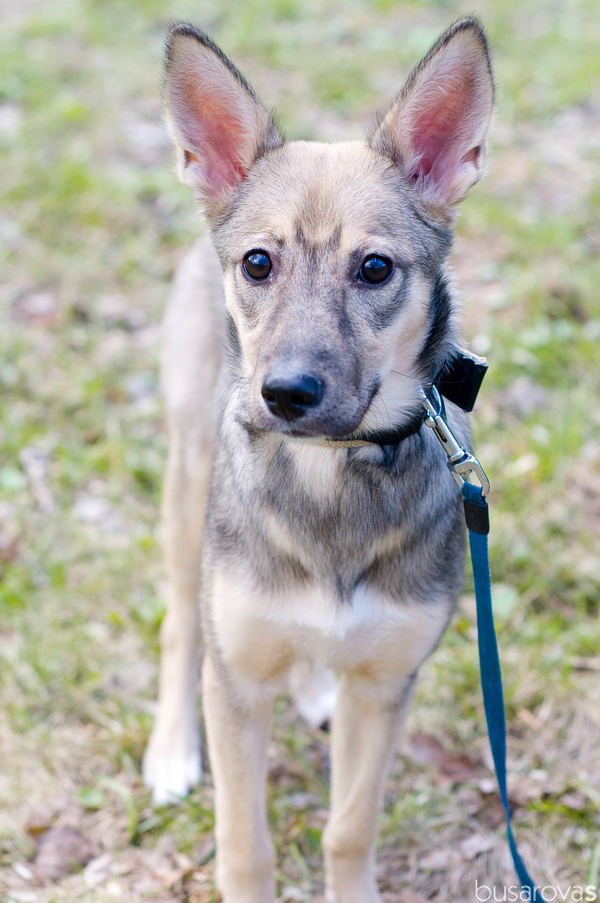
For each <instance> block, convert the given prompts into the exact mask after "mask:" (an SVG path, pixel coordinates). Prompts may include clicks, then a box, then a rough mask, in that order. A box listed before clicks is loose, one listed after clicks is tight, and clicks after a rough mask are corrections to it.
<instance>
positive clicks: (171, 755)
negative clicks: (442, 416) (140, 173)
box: [144, 18, 493, 903]
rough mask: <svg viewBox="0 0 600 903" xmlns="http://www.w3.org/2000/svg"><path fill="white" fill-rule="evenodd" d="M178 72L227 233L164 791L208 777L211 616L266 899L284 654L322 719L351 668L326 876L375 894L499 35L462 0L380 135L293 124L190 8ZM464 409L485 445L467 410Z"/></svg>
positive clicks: (230, 811) (193, 446) (196, 313)
mask: <svg viewBox="0 0 600 903" xmlns="http://www.w3.org/2000/svg"><path fill="white" fill-rule="evenodd" d="M164 93H165V105H166V111H167V118H168V123H169V127H170V130H171V134H172V136H173V138H174V142H175V145H176V148H177V159H178V171H179V176H180V179H181V181H182V182H183V183H184V184H185V185H187V186H188V188H189V189H190V190H191V192H192V194H193V196H194V198H195V199H196V200H197V201H198V202H199V203H200V205H201V206H202V208H203V211H204V214H205V217H206V220H207V221H208V225H209V229H210V235H209V236H208V237H205V238H202V239H201V240H200V241H199V242H198V243H197V244H196V246H195V247H194V248H193V250H192V251H191V253H190V254H189V255H188V256H187V257H186V258H185V259H184V262H183V264H182V266H181V267H180V269H179V271H178V274H177V276H176V280H175V284H174V289H173V292H172V296H171V298H170V302H169V306H168V310H167V314H166V320H165V340H164V342H165V344H164V361H163V364H164V368H163V382H164V391H165V396H166V404H167V417H168V430H169V437H170V451H169V459H168V465H167V474H166V483H165V489H164V501H163V514H164V524H165V545H166V563H167V571H168V580H169V602H168V611H167V614H166V617H165V620H164V622H163V625H162V634H161V644H162V659H161V666H160V692H159V708H158V716H157V720H156V724H155V727H154V730H153V733H152V736H151V739H150V743H149V746H148V749H147V752H146V755H145V759H144V777H145V781H146V783H147V784H148V785H149V786H151V787H152V788H153V793H154V801H155V802H156V803H164V802H166V801H168V800H170V799H171V800H172V799H174V798H177V797H179V796H182V795H184V794H185V793H187V792H188V790H189V789H190V788H191V787H193V786H194V785H195V784H197V783H198V781H199V780H200V778H201V773H200V745H199V733H198V724H197V715H196V699H195V691H196V684H197V670H198V667H199V659H200V648H201V644H200V633H201V631H200V623H201V625H202V637H203V642H204V647H205V654H204V661H203V666H202V684H203V707H204V716H205V720H206V731H207V738H208V748H209V753H210V761H211V769H212V774H213V778H214V784H215V810H216V843H217V882H218V886H219V889H220V891H221V893H222V896H223V899H224V901H225V903H273V901H274V900H275V878H274V855H273V848H272V844H271V841H270V838H269V834H268V829H267V818H266V811H265V779H266V750H267V744H268V741H269V730H270V718H271V708H272V702H273V699H274V697H275V695H276V694H277V693H278V692H279V691H280V689H281V687H282V683H283V681H284V679H285V678H286V676H287V675H289V674H292V675H293V677H292V683H293V685H294V687H295V689H296V691H297V692H296V695H297V697H298V699H299V704H300V708H301V709H303V710H304V711H305V714H307V716H308V718H309V720H312V721H313V723H319V722H320V721H322V720H326V719H328V718H329V717H330V715H331V714H332V708H333V703H334V702H335V696H336V691H337V703H336V704H335V713H334V714H333V719H332V725H331V755H332V783H331V809H330V816H329V821H328V824H327V826H326V829H325V831H324V835H323V847H324V858H325V868H326V895H327V900H328V901H330V903H376V901H380V900H381V897H380V895H379V893H378V890H377V882H376V877H375V843H376V835H377V818H378V812H379V809H380V805H381V801H382V796H383V788H384V781H385V778H386V774H387V770H388V767H389V765H390V761H391V757H392V754H393V750H394V746H395V744H396V741H397V739H398V736H399V734H400V731H401V728H402V725H403V723H404V721H405V718H406V715H407V711H408V708H409V705H410V701H411V698H412V695H413V690H414V686H415V680H416V676H417V673H418V670H419V667H420V666H421V664H422V663H423V661H424V660H425V659H426V658H427V657H428V655H430V653H431V652H432V651H433V650H434V649H435V647H436V646H437V644H438V643H439V641H440V639H441V637H442V634H443V633H444V630H445V628H446V626H447V624H448V622H449V619H450V618H451V616H452V613H453V610H454V607H455V604H456V601H457V598H458V594H459V591H460V588H461V583H462V579H463V568H464V557H465V526H464V516H463V512H462V506H461V497H460V492H459V491H458V488H457V486H456V483H455V482H454V480H453V478H452V474H451V473H450V472H449V470H448V468H447V466H446V459H445V457H444V455H443V454H442V453H441V449H440V448H439V445H438V443H437V440H436V437H435V435H434V433H433V431H432V430H427V429H424V428H423V417H424V415H423V407H422V401H421V396H420V387H422V386H425V387H430V386H432V385H434V384H435V383H436V380H438V379H439V378H440V375H442V374H443V373H444V372H445V371H447V369H448V367H449V366H450V365H451V362H452V360H454V359H455V357H456V355H457V354H458V353H459V350H460V345H459V338H458V330H457V326H456V311H455V302H454V301H453V293H452V289H451V284H450V279H449V276H448V273H447V271H446V266H445V261H446V258H447V256H448V253H449V250H450V247H451V240H452V226H453V222H454V219H455V211H456V206H457V204H458V203H459V202H460V201H461V200H462V199H463V198H464V197H465V196H466V194H467V192H468V191H469V189H470V188H471V187H472V186H473V185H474V184H475V183H476V182H477V181H478V180H479V179H480V178H481V176H482V175H483V173H484V168H485V156H486V140H487V136H488V132H489V128H490V121H491V117H492V107H493V79H492V74H491V68H490V60H489V55H488V50H487V44H486V39H485V35H484V32H483V30H482V27H481V25H480V24H479V23H478V21H476V20H474V19H472V18H465V19H461V20H459V21H457V22H455V23H454V24H453V25H452V26H451V27H450V28H449V29H448V30H447V31H446V32H445V33H444V34H443V35H442V37H441V38H440V39H439V41H438V42H437V43H436V44H435V45H434V46H433V48H432V49H431V50H430V52H429V53H428V54H427V56H426V57H425V58H424V59H423V60H422V62H421V63H420V64H419V65H418V66H417V67H416V68H415V69H414V71H413V72H412V74H411V76H410V77H409V79H408V81H407V82H406V84H405V86H404V88H403V89H402V91H401V92H400V93H399V95H398V96H397V98H396V99H395V100H394V101H393V103H392V104H391V106H390V107H389V108H388V109H387V110H386V111H385V112H384V113H383V114H382V115H381V116H380V117H379V120H378V122H377V125H376V126H375V127H374V129H373V131H372V134H371V135H370V137H369V139H368V140H367V141H366V143H361V142H347V143H340V144H333V145H326V144H321V143H317V142H305V141H293V142H289V143H286V142H285V141H284V139H283V138H282V136H281V134H280V132H279V130H278V128H277V126H276V124H275V122H274V120H273V118H272V117H271V116H270V115H269V113H268V112H267V111H266V109H265V108H264V107H263V106H262V104H261V103H260V102H259V100H258V98H257V96H256V94H255V93H254V91H253V90H252V88H251V87H250V86H249V84H248V83H247V82H246V81H245V79H244V78H243V76H242V75H241V74H240V73H239V72H238V70H237V69H236V68H235V66H234V65H233V64H232V63H231V62H230V61H229V60H228V59H227V58H226V57H225V56H224V54H223V53H222V52H221V51H220V50H219V49H218V48H217V47H216V46H215V44H214V43H213V42H212V41H211V40H210V39H209V38H208V37H207V36H206V35H205V34H203V33H201V32H200V31H197V30H196V29H195V28H193V27H192V26H190V25H188V24H180V25H176V26H174V27H173V28H172V29H171V31H170V34H169V37H168V42H167V52H166V70H165V89H164ZM447 416H448V422H449V424H450V426H451V428H452V430H453V432H454V433H455V435H456V436H457V437H458V438H459V440H460V441H461V442H462V443H463V444H464V445H466V446H467V447H468V443H469V426H468V417H467V415H466V414H465V413H464V412H463V411H462V410H461V409H460V408H459V407H458V406H456V405H454V404H449V405H448V412H447ZM198 599H200V603H198ZM332 673H335V674H337V675H341V677H340V681H339V687H338V686H337V684H336V683H335V681H334V680H333V678H332V677H331V675H332Z"/></svg>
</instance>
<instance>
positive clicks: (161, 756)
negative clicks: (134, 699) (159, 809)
mask: <svg viewBox="0 0 600 903" xmlns="http://www.w3.org/2000/svg"><path fill="white" fill-rule="evenodd" d="M177 746H179V750H178V749H177V748H176V747H175V744H165V743H161V744H159V743H158V742H157V741H155V739H154V736H152V737H151V738H150V742H149V744H148V748H147V749H146V753H145V755H144V761H143V765H142V776H143V778H144V784H145V785H146V787H151V788H152V802H153V804H154V805H155V806H165V805H167V804H168V803H178V802H181V799H182V797H184V796H187V794H188V793H189V791H190V790H191V789H192V788H193V787H197V785H198V784H199V783H200V781H201V780H202V755H201V752H200V742H199V739H198V740H197V741H196V742H195V743H192V744H191V745H190V748H188V749H187V750H186V751H182V750H181V747H182V746H183V744H177Z"/></svg>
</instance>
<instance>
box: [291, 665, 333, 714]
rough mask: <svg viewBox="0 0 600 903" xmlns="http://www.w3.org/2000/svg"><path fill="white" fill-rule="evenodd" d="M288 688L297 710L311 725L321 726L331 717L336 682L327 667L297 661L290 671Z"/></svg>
mask: <svg viewBox="0 0 600 903" xmlns="http://www.w3.org/2000/svg"><path fill="white" fill-rule="evenodd" d="M290 689H291V691H292V695H293V697H294V704H295V705H296V708H297V709H298V712H299V713H300V715H302V717H303V718H304V720H305V721H307V722H308V724H310V726H311V727H321V726H322V725H324V724H328V723H329V722H330V721H331V719H332V718H333V713H334V711H335V704H336V702H337V695H338V682H337V679H336V676H335V674H334V673H333V671H330V670H329V668H323V667H321V666H315V665H312V664H310V663H309V662H297V663H296V664H295V665H294V667H293V668H292V670H291V673H290Z"/></svg>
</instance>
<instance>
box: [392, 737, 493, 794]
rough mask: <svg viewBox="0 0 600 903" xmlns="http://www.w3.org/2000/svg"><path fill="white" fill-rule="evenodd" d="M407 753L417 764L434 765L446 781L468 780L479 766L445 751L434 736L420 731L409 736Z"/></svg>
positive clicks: (457, 754)
mask: <svg viewBox="0 0 600 903" xmlns="http://www.w3.org/2000/svg"><path fill="white" fill-rule="evenodd" d="M408 752H409V755H410V757H411V759H413V761H415V762H417V764H419V765H435V767H436V768H437V769H438V771H439V773H440V776H441V777H442V779H445V780H446V781H450V782H452V783H453V782H455V781H470V780H473V779H474V778H476V777H477V776H478V775H479V767H478V766H476V765H474V764H473V763H472V762H471V760H470V759H468V758H467V756H465V755H462V754H460V753H451V752H447V751H446V750H445V749H444V747H443V746H442V745H441V744H440V743H438V741H437V740H436V739H435V737H431V736H430V735H429V734H425V733H423V732H421V731H419V732H418V733H416V734H414V736H413V737H411V740H410V743H409V748H408Z"/></svg>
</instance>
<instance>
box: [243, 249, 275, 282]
mask: <svg viewBox="0 0 600 903" xmlns="http://www.w3.org/2000/svg"><path fill="white" fill-rule="evenodd" d="M242 267H243V270H244V273H245V274H246V276H249V277H250V279H258V280H261V279H266V278H267V276H268V275H269V273H270V272H271V270H272V269H273V264H272V263H271V258H270V257H269V255H268V254H265V252H264V251H249V252H248V254H246V256H245V257H244V262H243V264H242Z"/></svg>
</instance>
